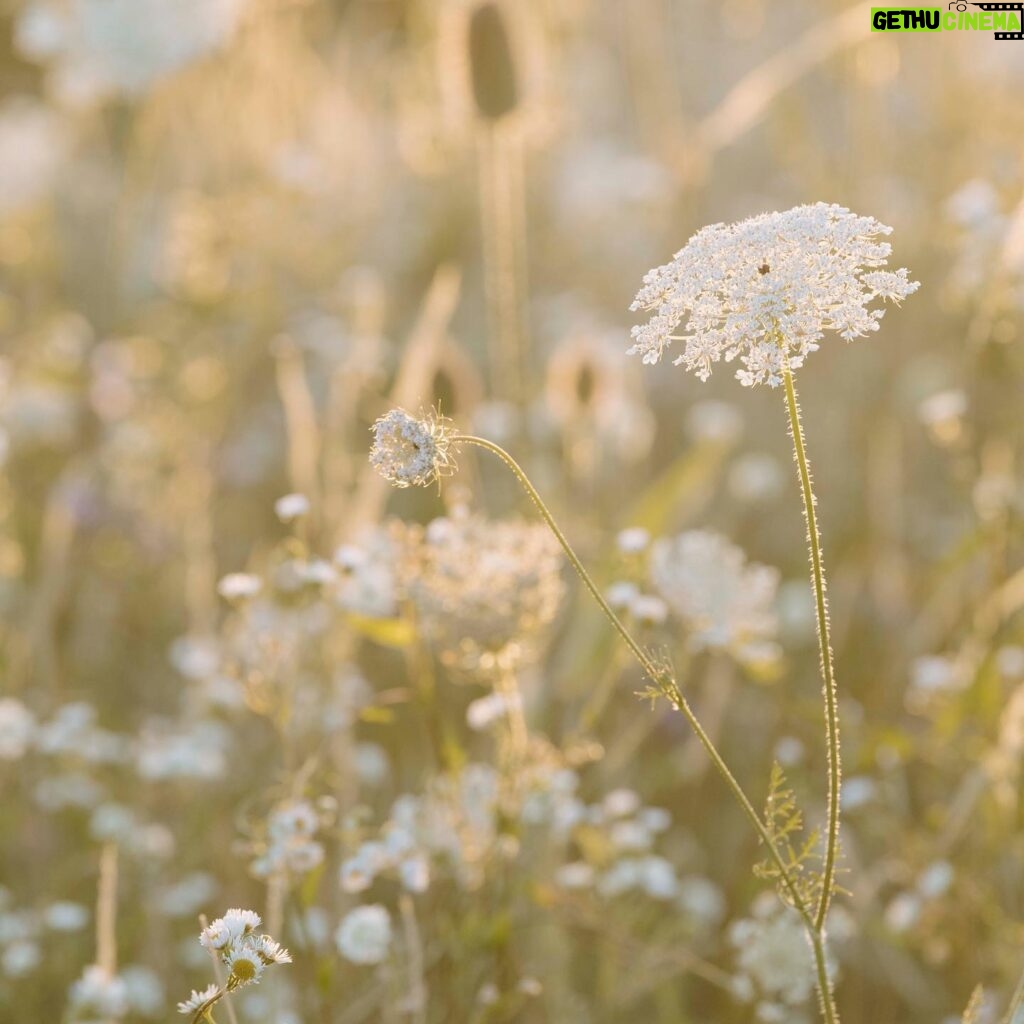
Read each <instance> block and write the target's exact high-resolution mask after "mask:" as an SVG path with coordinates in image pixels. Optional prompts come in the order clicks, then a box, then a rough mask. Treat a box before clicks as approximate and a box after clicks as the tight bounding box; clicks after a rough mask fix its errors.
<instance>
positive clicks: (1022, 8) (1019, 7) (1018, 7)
mask: <svg viewBox="0 0 1024 1024" xmlns="http://www.w3.org/2000/svg"><path fill="white" fill-rule="evenodd" d="M971 6H972V7H978V8H980V9H981V10H983V11H1015V12H1016V14H1017V23H1018V24H1019V25H1020V26H1021V28H1022V29H1024V2H1021V0H1018V2H1017V3H1015V4H986V3H972V4H971ZM959 7H960V5H959V4H957V8H958V9H959ZM995 37H996V39H1024V32H996V33H995Z"/></svg>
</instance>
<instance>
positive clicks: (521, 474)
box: [452, 434, 837, 1024]
mask: <svg viewBox="0 0 1024 1024" xmlns="http://www.w3.org/2000/svg"><path fill="white" fill-rule="evenodd" d="M452 441H453V442H455V443H462V444H472V445H476V446H477V447H478V448H483V449H485V450H486V451H489V452H490V453H491V454H493V455H496V456H497V457H498V458H499V459H501V461H502V462H504V463H505V465H506V466H507V467H508V468H509V469H510V470H511V471H512V473H513V474H514V475H515V477H516V479H517V480H518V481H519V483H520V484H521V485H522V487H523V490H525V491H526V493H527V494H528V495H529V497H530V500H531V501H532V502H533V504H534V505H535V506H536V507H537V511H538V512H539V513H540V515H541V518H542V519H543V520H544V522H545V523H546V524H547V526H548V528H549V529H550V530H551V532H552V533H553V534H554V535H555V538H556V540H557V541H558V543H559V544H560V545H561V546H562V550H563V551H564V552H565V555H566V558H568V559H569V562H570V563H571V564H572V567H573V568H574V569H575V570H576V573H577V575H578V576H579V578H580V579H581V580H582V581H583V584H584V586H585V587H586V588H587V590H589V591H590V594H591V596H592V597H593V598H594V600H595V601H596V602H597V604H598V606H599V607H600V609H601V611H603V612H604V614H605V616H606V617H607V619H608V621H609V622H610V623H611V624H612V625H613V626H614V627H615V630H616V632H617V633H618V634H619V636H621V637H622V639H623V640H624V641H625V644H626V646H627V647H628V648H629V649H630V651H631V652H632V654H633V657H634V658H636V660H637V661H638V662H639V663H640V667H641V668H642V669H643V670H644V672H645V673H647V675H648V676H650V678H651V679H652V680H653V681H654V682H655V684H657V685H658V686H659V688H661V689H662V692H664V693H665V696H666V697H667V698H668V699H669V700H670V701H671V703H672V704H673V705H674V706H675V707H676V708H677V709H678V710H679V711H681V712H682V713H683V715H685V716H686V720H687V721H688V722H689V723H690V728H691V729H693V731H694V732H695V733H696V735H697V739H698V740H700V742H701V745H702V746H703V747H704V749H705V750H706V751H707V753H708V756H709V757H710V758H711V763H712V764H713V765H714V766H715V768H716V770H717V771H718V774H719V775H721V776H722V778H723V779H724V780H725V783H726V785H727V786H728V787H729V789H730V790H731V791H732V794H733V796H734V797H735V798H736V801H737V803H739V805H740V807H742V808H743V812H744V813H745V814H746V816H747V818H749V819H750V823H751V824H752V825H753V826H754V830H755V831H756V832H757V834H758V836H759V837H760V839H761V841H762V842H763V843H764V844H765V846H766V847H767V849H768V853H769V856H770V857H771V859H772V860H773V861H774V862H775V865H776V867H777V868H778V869H779V874H780V877H781V879H782V884H783V885H784V886H785V888H786V891H787V892H788V893H789V896H790V899H791V900H792V901H793V906H794V907H795V909H796V911H797V913H799V914H800V916H801V917H802V918H803V920H804V924H805V925H806V927H807V930H808V933H809V934H810V935H811V941H812V944H813V943H814V942H815V941H817V942H819V943H820V942H821V935H820V933H821V929H820V928H816V927H815V925H814V918H813V916H812V910H811V908H810V907H808V905H807V903H806V901H805V900H804V899H803V897H802V896H801V894H800V891H799V889H798V887H797V885H796V883H795V881H794V879H793V876H792V874H791V872H790V870H789V865H788V864H787V863H786V861H785V860H784V859H783V857H782V855H781V854H780V853H779V851H778V850H777V849H776V847H775V843H774V842H772V838H771V836H770V835H769V834H768V830H767V828H766V827H765V825H764V822H762V821H761V817H760V815H759V814H758V813H757V811H755V810H754V806H753V804H751V802H750V799H749V798H748V797H747V794H746V793H745V792H744V791H743V787H742V786H740V784H739V782H738V781H737V780H736V777H735V776H734V775H733V774H732V772H731V771H730V769H729V766H728V765H727V764H726V763H725V761H724V759H723V758H722V755H721V754H720V753H719V752H718V749H717V748H716V747H715V745H714V743H713V742H712V740H711V737H710V736H708V734H707V733H706V732H705V731H704V727H703V726H702V725H701V724H700V721H699V720H698V718H697V716H696V715H695V714H694V712H693V709H692V708H691V707H690V705H689V702H688V701H687V700H686V698H685V697H684V696H683V694H682V691H681V690H680V689H679V685H678V683H677V682H676V681H675V679H673V678H672V675H671V673H670V672H668V671H667V670H666V669H665V668H663V667H659V666H658V665H657V664H656V663H655V661H654V660H653V659H652V658H651V656H650V655H649V654H648V653H647V652H646V651H645V650H644V649H643V648H642V647H641V646H640V644H639V643H637V641H636V640H635V639H634V638H633V635H632V634H631V633H630V632H629V630H628V629H627V628H626V627H625V626H624V625H623V623H622V620H621V619H620V618H619V617H618V616H617V615H616V614H615V612H614V611H613V610H612V608H611V606H610V605H609V604H608V602H607V601H606V600H605V599H604V595H603V594H602V593H601V591H600V589H599V588H598V586H597V584H596V583H595V582H594V580H593V579H592V578H591V576H590V574H589V573H588V572H587V570H586V568H585V567H584V565H583V563H582V562H581V561H580V560H579V557H578V556H577V554H576V552H575V551H573V549H572V545H571V544H570V543H569V541H568V540H567V539H566V536H565V534H564V533H562V530H561V528H560V527H559V525H558V523H557V522H555V518H554V516H552V514H551V512H550V511H549V510H548V507H547V505H545V504H544V501H543V499H542V498H541V496H540V495H539V494H538V493H537V489H536V488H535V487H534V486H533V484H532V483H530V480H529V477H527V475H526V472H525V471H524V470H523V469H522V467H521V466H520V465H519V463H518V462H516V461H515V459H513V458H512V456H511V455H509V453H508V452H506V451H505V449H504V448H502V447H501V446H500V445H497V444H495V443H494V442H493V441H488V440H487V439H486V438H483V437H474V436H472V435H470V434H456V435H454V436H453V437H452ZM823 965H824V960H822V968H821V969H819V971H818V977H819V979H820V980H823V982H824V984H825V985H826V989H825V990H824V991H823V993H822V1000H823V1003H826V1004H830V1003H831V996H830V995H829V994H828V988H827V984H828V979H827V976H826V975H825V974H823ZM825 1019H826V1021H828V1022H829V1024H833V1022H834V1021H835V1020H836V1019H837V1018H836V1017H835V1016H834V1014H831V1013H830V1014H826V1017H825Z"/></svg>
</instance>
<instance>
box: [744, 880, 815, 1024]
mask: <svg viewBox="0 0 1024 1024" xmlns="http://www.w3.org/2000/svg"><path fill="white" fill-rule="evenodd" d="M729 941H730V942H731V943H732V945H733V947H734V948H735V950H736V966H737V974H736V978H735V986H736V992H737V995H739V996H740V997H741V998H743V999H744V1000H747V1001H754V1002H755V1003H756V1010H755V1016H756V1019H757V1020H758V1021H763V1022H764V1024H795V1022H797V1021H801V1020H803V1019H804V1018H802V1017H801V1015H800V1013H799V1010H800V1008H801V1007H803V1006H805V1005H806V1004H807V1003H808V1002H809V1000H810V999H811V996H812V995H813V993H814V964H813V961H812V960H811V957H810V956H808V952H807V937H806V935H805V933H804V927H803V924H802V922H801V921H800V918H799V917H798V916H797V914H796V911H794V910H791V909H790V908H789V907H787V906H785V905H784V904H782V903H780V902H779V901H778V900H777V899H776V898H775V896H774V894H772V893H762V894H761V896H760V897H759V898H758V899H757V900H755V902H754V905H753V907H752V912H751V916H750V917H747V918H743V919H742V920H739V921H734V922H733V923H732V925H730V927H729Z"/></svg>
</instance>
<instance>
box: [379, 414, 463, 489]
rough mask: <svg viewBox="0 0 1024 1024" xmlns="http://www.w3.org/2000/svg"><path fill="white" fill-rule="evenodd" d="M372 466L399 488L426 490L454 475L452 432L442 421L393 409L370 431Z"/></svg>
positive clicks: (437, 418)
mask: <svg viewBox="0 0 1024 1024" xmlns="http://www.w3.org/2000/svg"><path fill="white" fill-rule="evenodd" d="M370 429H371V430H372V431H373V446H372V448H371V449H370V463H371V464H372V465H373V466H375V467H376V468H377V470H378V471H379V472H380V474H381V476H383V477H384V478H385V479H386V480H390V481H391V483H393V484H394V485H395V486H396V487H410V486H415V487H422V486H426V485H427V484H431V483H433V482H434V481H435V480H437V479H438V478H439V477H442V476H447V475H448V474H450V473H451V472H453V471H454V468H455V461H454V459H453V457H452V452H451V432H450V430H449V428H448V427H447V426H446V424H445V421H444V420H442V419H441V418H440V417H429V418H425V419H416V418H415V417H414V416H410V415H409V413H407V412H406V411H405V410H404V409H392V410H391V411H390V412H388V413H386V414H385V415H384V416H381V417H380V419H378V420H377V422H376V423H374V425H373V426H372V427H371V428H370Z"/></svg>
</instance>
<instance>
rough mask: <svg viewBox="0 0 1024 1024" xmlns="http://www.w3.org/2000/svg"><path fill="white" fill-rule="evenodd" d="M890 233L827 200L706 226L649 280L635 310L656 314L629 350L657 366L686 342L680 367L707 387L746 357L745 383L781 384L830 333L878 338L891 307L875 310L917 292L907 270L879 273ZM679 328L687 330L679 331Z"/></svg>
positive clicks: (742, 371) (742, 373) (740, 376)
mask: <svg viewBox="0 0 1024 1024" xmlns="http://www.w3.org/2000/svg"><path fill="white" fill-rule="evenodd" d="M891 231H892V228H889V227H886V225H884V224H880V223H879V222H878V221H876V220H875V219H874V218H873V217H859V216H857V215H856V214H853V213H851V212H850V211H849V210H847V209H845V208H844V207H842V206H835V205H829V204H826V203H816V204H815V205H813V206H797V207H795V208H794V209H792V210H787V211H786V212H785V213H763V214H760V215H759V216H757V217H751V218H750V219H749V220H744V221H740V222H739V223H736V224H728V225H727V224H712V225H710V226H709V227H705V228H702V229H701V230H700V231H698V232H697V234H695V235H694V236H693V237H692V238H691V239H690V240H689V242H687V244H686V245H685V246H684V247H683V248H682V249H680V250H679V252H677V253H676V255H675V258H674V259H673V260H672V262H671V263H666V264H665V265H664V266H662V267H658V268H656V269H654V270H652V271H650V272H649V273H648V274H647V275H646V276H645V277H644V284H643V287H642V288H641V289H640V292H639V293H638V294H637V297H636V299H635V301H634V302H633V305H632V306H631V307H630V308H631V309H633V310H634V311H636V310H649V311H652V312H653V313H654V315H653V316H652V317H651V319H650V320H649V321H648V322H647V323H646V324H643V325H641V326H637V327H634V328H633V330H632V332H631V333H632V338H633V346H632V348H631V349H630V350H629V351H630V353H631V354H639V355H641V356H642V357H643V361H644V362H645V363H656V362H658V361H659V360H660V359H661V356H662V353H663V352H664V350H665V348H666V347H667V346H668V345H670V344H671V343H672V342H673V341H682V342H684V343H685V348H684V350H683V352H682V354H681V355H680V356H679V357H678V358H677V359H676V360H675V361H676V363H677V364H679V363H682V364H683V365H684V366H685V367H686V368H687V369H688V370H692V371H693V372H694V373H696V374H697V376H698V377H700V379H701V380H707V379H708V377H709V376H710V375H711V364H712V363H717V362H719V361H720V360H722V359H725V361H726V362H731V361H732V360H733V359H735V358H736V357H737V356H738V357H739V359H740V362H741V363H743V366H744V369H740V370H737V372H736V377H737V379H738V380H739V381H740V382H741V383H743V384H744V385H747V386H752V385H754V384H769V385H771V386H772V387H776V386H778V385H779V384H781V383H782V379H783V373H784V371H785V370H786V369H787V368H788V369H796V368H797V367H799V366H802V365H803V361H804V358H805V357H806V355H807V353H808V352H813V351H815V350H816V349H817V348H818V342H819V341H820V340H821V338H822V337H823V336H824V334H825V332H826V331H835V332H836V333H837V334H839V335H840V337H842V338H845V339H846V340H847V341H850V340H852V339H853V338H857V337H860V336H862V335H865V334H867V333H868V332H870V331H877V330H878V321H879V320H881V318H882V316H883V314H884V310H882V309H869V308H868V307H869V305H870V304H871V303H872V302H873V301H874V300H875V299H885V300H890V301H893V302H896V303H898V302H899V301H900V300H901V299H903V298H905V297H906V296H907V295H910V294H911V293H912V292H914V291H916V290H917V288H918V282H916V281H910V280H908V278H907V271H906V269H902V268H901V269H900V270H896V271H889V270H880V269H877V268H880V267H884V266H885V265H886V262H887V260H888V257H889V254H890V252H891V251H892V247H891V246H890V245H889V243H888V242H884V241H879V240H878V236H879V235H888V234H889V233H890V232H891ZM684 321H685V323H684ZM680 324H683V333H681V334H676V333H674V332H675V331H676V330H677V328H678V327H679V325H680Z"/></svg>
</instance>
